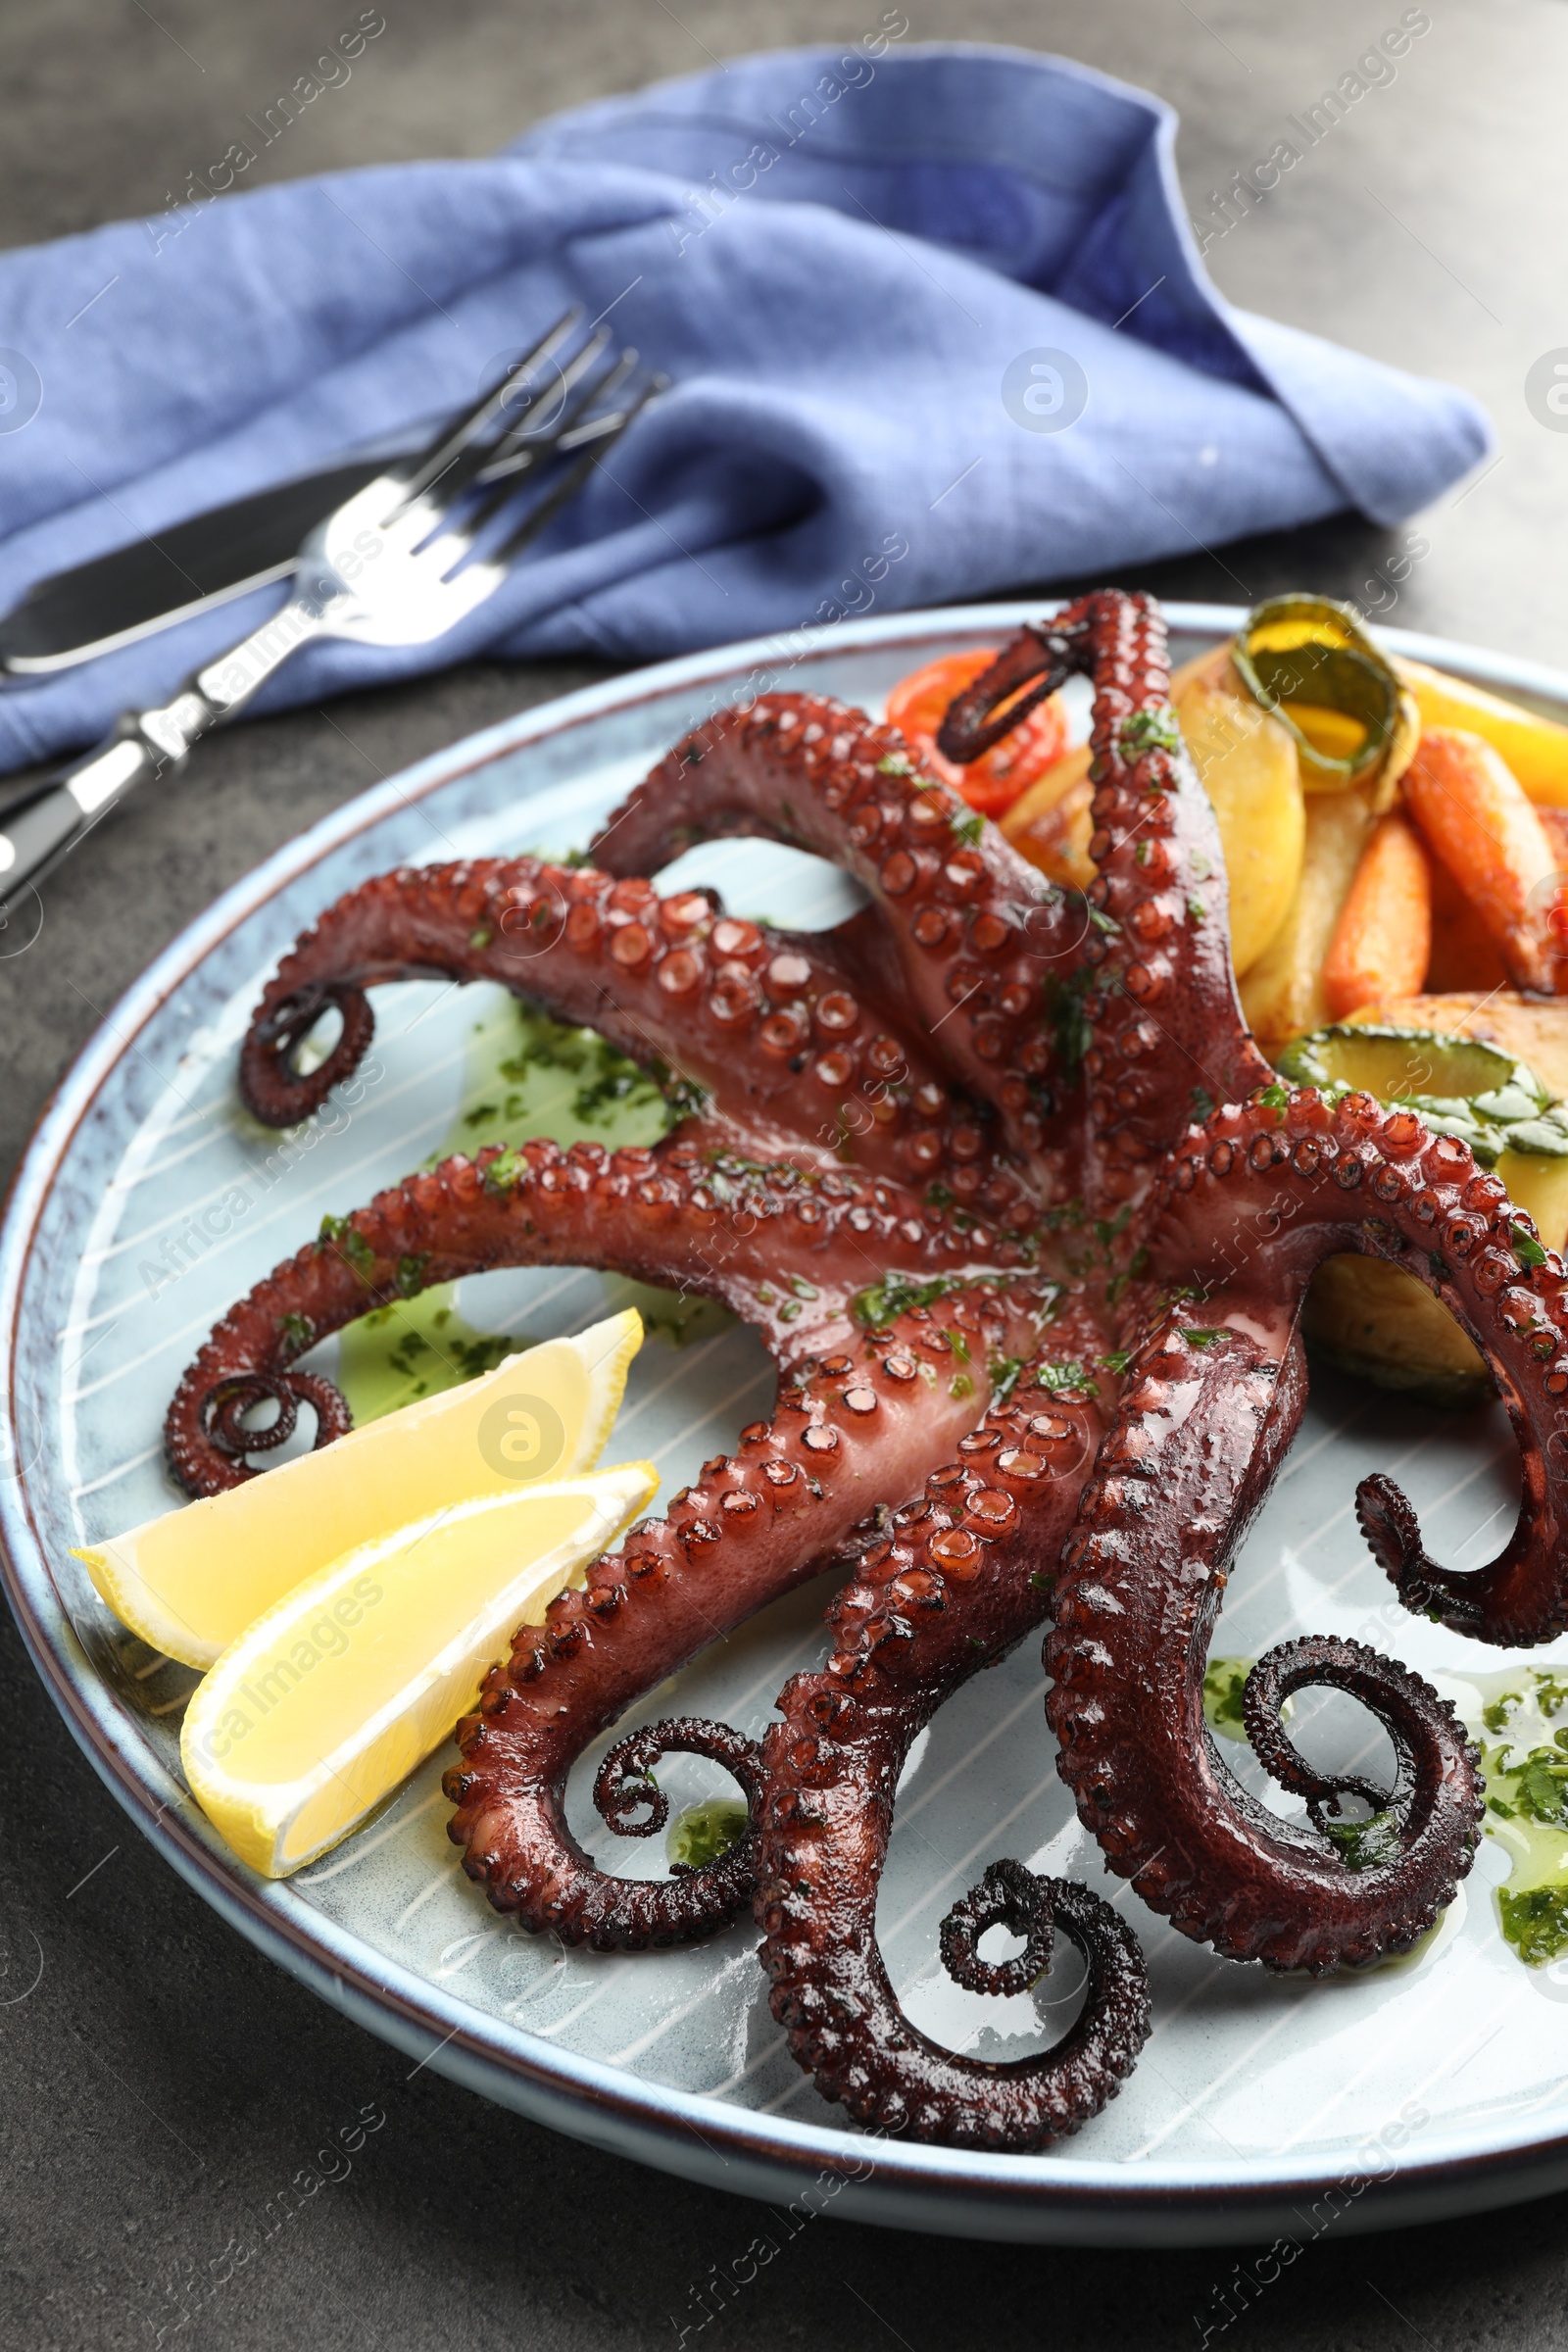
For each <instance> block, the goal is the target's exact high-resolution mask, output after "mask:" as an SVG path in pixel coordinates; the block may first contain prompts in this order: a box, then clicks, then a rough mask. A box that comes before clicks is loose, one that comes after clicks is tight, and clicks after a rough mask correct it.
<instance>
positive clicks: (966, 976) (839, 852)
mask: <svg viewBox="0 0 1568 2352" xmlns="http://www.w3.org/2000/svg"><path fill="white" fill-rule="evenodd" d="M738 833H739V834H765V835H766V836H767V837H768V838H770V839H772V840H776V841H783V842H788V843H791V844H793V845H794V846H795V847H796V848H799V849H804V850H809V851H812V852H814V853H815V854H816V855H817V856H818V857H821V858H830V859H831V860H832V861H833V862H834V863H835V864H838V865H841V866H843V867H845V868H846V869H847V870H848V871H849V872H851V873H853V874H855V875H856V876H857V878H858V880H859V881H860V882H862V883H863V884H864V885H865V887H866V889H867V890H868V891H869V892H870V894H871V898H872V902H873V904H874V905H875V907H876V908H877V911H878V914H879V916H880V919H881V922H882V924H883V926H884V928H885V929H886V931H887V933H888V936H889V939H890V941H891V943H892V946H893V949H894V951H895V952H896V954H897V956H898V959H899V964H900V968H901V970H902V972H903V975H904V981H905V985H906V987H907V991H908V995H909V999H910V1002H911V1004H912V1005H913V1007H914V1009H915V1011H916V1013H917V1015H918V1017H919V1019H920V1022H921V1024H922V1026H923V1027H924V1029H925V1030H927V1031H928V1032H929V1034H930V1035H931V1036H932V1037H933V1038H934V1039H935V1038H938V1037H939V1038H940V1051H941V1053H942V1055H943V1058H944V1060H945V1061H946V1063H947V1065H948V1067H949V1069H950V1070H951V1071H952V1072H953V1074H954V1075H955V1076H956V1078H957V1079H958V1081H959V1082H960V1084H962V1085H963V1086H964V1087H966V1088H967V1089H968V1090H969V1091H970V1092H971V1093H972V1094H975V1095H977V1096H978V1097H980V1098H981V1100H983V1101H987V1102H990V1103H994V1104H995V1105H996V1107H997V1111H998V1114H999V1116H1000V1119H1001V1122H1002V1128H1003V1134H1004V1137H1005V1141H1006V1143H1007V1146H1008V1148H1009V1149H1010V1150H1012V1151H1014V1152H1017V1153H1018V1154H1019V1155H1020V1157H1021V1158H1023V1160H1024V1161H1025V1162H1026V1164H1027V1165H1028V1167H1029V1168H1030V1169H1031V1171H1032V1182H1033V1185H1034V1187H1035V1189H1036V1190H1037V1191H1038V1192H1039V1193H1040V1195H1041V1197H1042V1198H1044V1199H1045V1200H1047V1201H1050V1200H1052V1199H1053V1198H1065V1197H1066V1196H1065V1193H1063V1192H1061V1191H1060V1183H1061V1179H1062V1174H1063V1162H1062V1152H1061V1148H1060V1145H1059V1144H1057V1143H1055V1142H1054V1140H1053V1139H1052V1137H1051V1135H1050V1134H1049V1133H1048V1122H1049V1121H1050V1120H1051V1119H1052V1117H1053V1114H1054V1112H1055V1111H1057V1110H1058V1108H1060V1107H1064V1105H1063V1104H1059V1103H1058V1100H1057V1094H1058V1090H1059V1088H1060V1084H1061V1072H1060V1070H1059V1066H1058V1065H1059V1060H1060V1057H1059V1055H1058V1054H1057V1053H1056V1050H1055V1048H1054V1044H1053V1041H1052V1037H1051V1034H1050V1030H1049V1028H1048V1025H1047V1021H1046V1018H1045V1016H1046V1013H1047V1011H1048V1007H1049V1000H1050V997H1051V994H1052V990H1053V987H1054V983H1055V982H1056V981H1058V980H1059V979H1060V978H1063V977H1065V975H1066V973H1067V972H1068V971H1069V970H1070V969H1071V966H1072V959H1073V957H1074V956H1075V954H1076V952H1077V949H1078V946H1079V943H1080V942H1081V940H1082V938H1083V936H1084V932H1085V930H1086V929H1087V927H1088V913H1087V909H1086V908H1085V907H1084V905H1083V902H1082V901H1081V900H1078V899H1076V898H1075V897H1073V896H1072V895H1070V894H1066V893H1063V892H1061V891H1059V890H1056V889H1055V888H1054V886H1053V885H1052V884H1049V883H1047V882H1046V881H1045V879H1044V877H1043V876H1042V875H1040V874H1039V873H1037V872H1036V871H1035V869H1034V867H1033V866H1031V865H1029V864H1027V863H1026V862H1025V861H1024V859H1023V858H1020V857H1019V856H1018V855H1017V853H1016V852H1015V851H1014V850H1013V849H1012V848H1011V847H1010V846H1009V844H1008V843H1007V842H1005V840H1004V839H1003V837H1002V835H1001V834H1000V833H999V832H998V831H997V830H996V828H995V827H994V826H991V825H987V824H985V823H984V822H983V821H982V820H981V819H980V818H979V817H978V816H976V815H975V814H974V812H973V811H972V810H970V809H965V807H964V804H963V803H962V802H961V801H960V800H958V799H957V798H956V796H955V795H954V794H953V793H951V792H949V791H948V789H947V788H946V786H945V785H941V784H934V783H931V782H929V781H928V780H926V779H924V778H922V777H920V776H919V775H918V774H917V773H916V771H915V769H914V767H913V765H912V763H911V761H910V760H909V758H908V754H907V749H906V746H905V743H904V739H903V737H902V736H901V735H900V734H899V732H898V730H897V729H896V728H893V727H888V726H883V725H879V724H878V723H877V722H876V721H874V720H872V719H868V718H867V717H866V716H865V714H864V712H863V711H850V710H846V709H845V708H844V706H843V705H842V704H839V703H833V702H826V701H822V700H819V699H818V698H816V697H814V696H810V695H783V694H775V695H763V696H761V697H760V700H759V701H758V702H757V703H756V704H755V705H754V706H753V707H752V708H751V709H750V710H749V711H724V712H721V713H720V715H719V716H718V717H717V718H714V719H711V720H709V721H708V722H707V723H706V724H705V725H704V726H703V727H701V728H699V729H698V730H696V732H694V733H693V734H691V735H689V736H687V737H686V739H685V741H684V742H682V743H679V744H677V745H676V747H675V749H674V750H673V751H672V752H671V753H670V754H669V755H668V757H667V758H666V759H665V760H662V761H661V763H660V764H659V766H658V767H656V768H655V769H654V770H653V772H652V774H651V775H650V776H649V777H648V778H647V780H646V781H645V782H644V783H643V784H641V785H639V786H638V788H637V790H636V792H635V793H634V794H633V795H632V797H631V799H630V800H629V801H627V802H626V804H625V806H624V807H623V808H622V809H619V810H617V811H616V813H615V815H614V816H613V818H612V819H611V821H610V822H609V824H607V825H606V827H605V828H604V830H603V832H602V833H601V834H600V835H599V837H598V839H597V841H596V842H595V843H594V845H593V849H594V855H595V856H596V857H597V858H600V859H601V861H602V862H603V864H604V865H605V866H606V867H607V868H608V869H609V870H610V871H611V872H613V873H620V874H627V873H634V872H639V871H651V870H653V869H654V868H656V867H657V866H659V865H661V864H662V863H663V862H664V861H665V860H667V859H668V858H670V857H672V856H674V855H675V854H676V852H677V851H679V850H681V849H683V848H685V847H687V846H689V845H690V844H691V843H692V842H696V841H709V840H714V839H717V838H719V837H721V836H724V835H732V834H738ZM1014 1213H1015V1214H1016V1215H1017V1217H1018V1219H1019V1220H1020V1222H1021V1223H1025V1224H1026V1223H1028V1222H1029V1221H1030V1218H1031V1213H1032V1212H1031V1211H1030V1209H1029V1207H1028V1204H1027V1202H1025V1201H1021V1200H1020V1201H1018V1203H1017V1205H1016V1209H1015V1212H1014Z"/></svg>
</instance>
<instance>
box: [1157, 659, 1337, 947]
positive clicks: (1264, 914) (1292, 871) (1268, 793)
mask: <svg viewBox="0 0 1568 2352" xmlns="http://www.w3.org/2000/svg"><path fill="white" fill-rule="evenodd" d="M1174 702H1175V710H1176V717H1177V722H1178V724H1179V725H1180V727H1181V731H1182V734H1183V736H1184V737H1185V738H1186V742H1187V748H1188V750H1189V751H1190V752H1191V753H1192V755H1193V764H1194V766H1195V767H1196V768H1197V770H1198V773H1199V778H1200V780H1201V784H1202V787H1203V790H1204V791H1205V792H1206V793H1207V795H1208V797H1209V800H1210V802H1211V803H1212V804H1213V809H1214V814H1215V817H1216V819H1217V820H1218V824H1219V837H1220V842H1221V846H1222V847H1223V849H1224V852H1225V870H1226V874H1227V876H1228V877H1229V882H1230V902H1231V961H1232V963H1233V965H1234V967H1235V969H1236V972H1237V975H1238V977H1240V976H1241V975H1242V974H1243V973H1246V972H1249V971H1250V970H1251V968H1252V966H1253V964H1255V963H1256V961H1257V959H1258V957H1259V956H1261V955H1262V954H1263V951H1264V950H1265V948H1267V946H1268V944H1269V942H1270V941H1271V940H1272V939H1273V938H1274V937H1275V935H1276V934H1277V933H1278V931H1279V929H1280V927H1281V925H1282V924H1283V923H1284V921H1285V917H1286V915H1287V914H1288V913H1289V911H1290V907H1291V901H1292V900H1293V899H1294V898H1295V896H1296V889H1297V884H1298V883H1299V880H1300V875H1301V856H1302V850H1303V846H1304V842H1305V835H1306V815H1305V803H1304V800H1303V798H1302V794H1301V779H1300V773H1299V765H1298V761H1297V756H1296V746H1295V744H1294V743H1293V742H1292V740H1291V736H1290V732H1289V730H1288V729H1287V728H1285V727H1282V726H1281V725H1280V723H1279V721H1278V720H1277V719H1274V718H1270V716H1269V714H1268V712H1267V711H1264V710H1262V709H1260V708H1259V706H1258V705H1257V704H1256V703H1254V702H1252V701H1250V699H1248V698H1245V697H1243V696H1241V695H1235V694H1227V693H1226V692H1225V691H1224V690H1223V688H1217V687H1213V686H1209V685H1207V684H1206V683H1204V681H1203V680H1202V679H1201V677H1200V678H1194V679H1192V680H1190V681H1189V683H1188V684H1187V685H1185V686H1184V687H1183V688H1182V689H1181V691H1180V693H1179V694H1177V695H1176V696H1175V698H1174Z"/></svg>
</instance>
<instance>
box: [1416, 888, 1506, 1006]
mask: <svg viewBox="0 0 1568 2352" xmlns="http://www.w3.org/2000/svg"><path fill="white" fill-rule="evenodd" d="M1430 863H1431V867H1432V960H1431V961H1430V963H1429V964H1428V965H1427V976H1426V979H1425V981H1424V983H1423V985H1422V991H1421V993H1422V994H1423V996H1429V997H1430V996H1445V995H1449V994H1451V993H1452V992H1453V991H1454V990H1455V989H1459V990H1464V989H1475V990H1477V991H1478V992H1479V993H1480V994H1481V995H1482V996H1485V995H1486V994H1487V993H1488V991H1489V990H1491V989H1494V988H1504V989H1505V988H1506V987H1507V986H1508V974H1507V972H1506V970H1505V969H1504V967H1503V961H1502V957H1501V956H1499V955H1498V954H1497V943H1496V941H1495V939H1494V938H1493V936H1492V933H1491V932H1490V931H1489V930H1488V929H1487V926H1486V924H1485V923H1484V922H1483V921H1482V920H1481V917H1480V915H1479V914H1477V912H1476V910H1475V908H1474V907H1472V906H1471V904H1470V902H1469V900H1468V899H1467V898H1466V897H1465V895H1464V892H1463V891H1462V890H1461V889H1460V888H1459V885H1458V883H1457V882H1456V881H1455V880H1454V878H1453V876H1452V875H1451V874H1450V873H1449V871H1448V869H1447V867H1446V865H1444V864H1442V863H1440V861H1439V860H1438V859H1437V858H1432V859H1431V860H1430Z"/></svg>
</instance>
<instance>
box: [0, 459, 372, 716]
mask: <svg viewBox="0 0 1568 2352" xmlns="http://www.w3.org/2000/svg"><path fill="white" fill-rule="evenodd" d="M386 464H387V461H386V458H385V457H384V456H381V455H378V456H374V457H369V456H367V457H361V458H357V459H355V460H353V461H352V462H350V463H348V464H340V465H337V466H328V467H326V468H325V470H324V471H322V472H320V473H310V474H302V475H301V476H300V477H299V478H298V479H297V480H295V481H292V482H280V483H275V484H273V486H272V487H271V488H270V489H267V490H256V491H252V492H251V493H250V495H249V496H248V497H245V498H239V499H235V500H233V501H232V502H231V503H230V504H229V505H227V506H222V507H213V508H210V509H209V510H208V512H207V513H206V514H204V515H191V516H190V517H189V518H188V520H186V521H184V522H176V523H172V524H171V525H170V527H169V528H168V529H167V530H162V531H159V532H158V534H157V535H156V537H146V538H142V539H138V540H136V541H135V542H134V543H133V544H132V545H130V546H129V547H115V548H111V549H110V550H109V551H108V553H107V554H105V555H102V556H94V557H93V558H92V559H91V560H90V561H89V562H88V563H86V564H74V565H73V567H72V568H71V570H69V571H57V572H54V573H51V575H50V576H49V577H48V578H47V579H43V580H36V581H34V583H33V585H32V587H30V588H29V589H28V591H27V593H26V595H25V597H23V598H22V600H21V602H20V603H19V604H16V605H14V606H13V607H12V609H11V611H10V612H9V613H6V614H5V615H4V616H3V617H0V677H4V678H8V679H11V680H13V681H15V682H17V683H18V684H21V683H23V682H25V681H26V680H29V679H41V678H45V677H48V676H50V675H52V674H53V673H54V672H55V671H57V670H62V669H71V668H73V667H74V666H75V664H76V663H77V662H90V661H92V660H94V659H95V657H96V656H97V655H99V654H107V653H113V652H114V651H115V650H116V649H117V648H118V647H120V646H123V645H134V644H135V642H136V640H137V639H138V638H141V637H150V636H151V635H153V633H154V632H155V631H156V630H159V629H164V628H169V627H170V626H172V623H173V622H175V621H176V620H184V619H186V618H188V617H189V615H190V614H191V613H198V612H204V611H206V610H208V609H209V608H211V607H212V606H215V605H222V604H226V603H228V602H229V600H230V599H231V598H233V597H236V596H243V595H245V594H246V592H247V591H248V590H249V589H252V588H260V587H263V586H265V585H266V583H267V582H268V581H269V580H280V579H284V578H286V577H287V575H288V573H289V572H291V571H292V570H293V568H294V563H295V559H296V557H297V556H298V554H299V550H300V542H301V541H302V540H303V539H304V538H305V536H306V534H307V532H309V531H310V530H311V529H312V528H313V527H314V526H315V525H316V524H317V523H318V522H319V521H320V519H321V516H322V515H328V514H330V513H331V512H332V510H333V508H334V507H337V506H339V505H341V503H342V502H343V500H344V499H346V498H352V497H353V496H354V494H355V492H356V491H359V490H363V489H364V487H365V485H366V483H367V482H369V481H373V480H374V478H375V476H376V475H377V474H378V473H381V472H383V471H384V470H385V467H386Z"/></svg>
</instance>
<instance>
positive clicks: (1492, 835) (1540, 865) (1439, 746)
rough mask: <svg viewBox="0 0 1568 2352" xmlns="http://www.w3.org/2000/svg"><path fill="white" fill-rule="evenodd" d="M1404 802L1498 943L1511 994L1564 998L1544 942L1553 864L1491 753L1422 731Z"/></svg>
mask: <svg viewBox="0 0 1568 2352" xmlns="http://www.w3.org/2000/svg"><path fill="white" fill-rule="evenodd" d="M1403 789H1404V798H1405V805H1406V807H1407V808H1408V809H1409V811H1410V814H1411V815H1412V816H1413V817H1414V818H1415V821H1416V823H1417V824H1418V825H1419V826H1420V828H1421V832H1422V835H1423V837H1424V838H1425V841H1426V844H1427V847H1428V848H1429V849H1430V850H1431V851H1432V852H1433V854H1434V856H1436V857H1437V858H1441V859H1442V861H1443V863H1444V864H1445V865H1446V867H1447V869H1448V871H1449V873H1450V874H1451V875H1452V876H1453V879H1454V880H1455V882H1457V883H1458V885H1459V888H1460V889H1461V890H1462V891H1463V892H1464V894H1465V896H1466V898H1467V899H1468V900H1469V901H1470V904H1471V905H1472V906H1473V907H1475V909H1476V912H1477V913H1478V914H1479V915H1480V917H1481V919H1482V921H1483V923H1484V924H1485V925H1486V927H1487V929H1488V931H1489V932H1490V933H1491V935H1492V937H1493V938H1494V939H1495V942H1496V944H1497V951H1498V954H1499V955H1500V956H1501V957H1502V960H1503V962H1504V964H1505V965H1506V967H1507V970H1508V976H1509V978H1510V979H1511V980H1512V982H1513V984H1514V986H1515V987H1516V988H1527V989H1534V990H1536V991H1537V992H1539V993H1541V994H1544V995H1550V994H1551V993H1552V992H1553V991H1554V989H1555V988H1556V987H1557V986H1558V985H1559V978H1560V984H1561V985H1562V986H1563V988H1564V989H1565V991H1568V962H1564V961H1563V960H1562V959H1561V958H1560V957H1559V956H1558V953H1557V943H1556V941H1555V939H1554V937H1553V917H1554V913H1555V910H1556V904H1557V896H1558V891H1557V873H1558V866H1557V857H1556V853H1555V851H1554V850H1553V848H1552V845H1551V842H1550V841H1549V839H1548V838H1547V835H1546V830H1545V827H1544V825H1543V824H1542V821H1541V818H1540V816H1539V815H1538V814H1537V812H1536V810H1535V809H1533V808H1532V807H1531V805H1530V802H1529V801H1528V800H1527V799H1526V797H1525V795H1524V792H1523V790H1522V789H1521V787H1520V785H1519V783H1518V782H1517V780H1516V779H1515V777H1514V776H1513V775H1512V774H1511V772H1510V771H1509V769H1508V768H1507V767H1506V766H1505V765H1504V763H1503V760H1502V759H1501V757H1500V755H1499V754H1498V753H1497V752H1495V751H1494V749H1493V747H1492V745H1491V744H1490V743H1487V742H1485V741H1484V740H1483V739H1482V737H1481V736H1479V735H1471V734H1468V733H1466V732H1465V731H1463V730H1462V729H1460V728H1457V727H1428V728H1427V729H1426V731H1425V732H1424V733H1423V735H1422V737H1421V742H1420V746H1419V748H1418V749H1417V752H1416V756H1415V758H1414V759H1413V760H1411V762H1410V765H1409V767H1408V768H1407V769H1406V770H1405V774H1404V779H1403Z"/></svg>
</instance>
